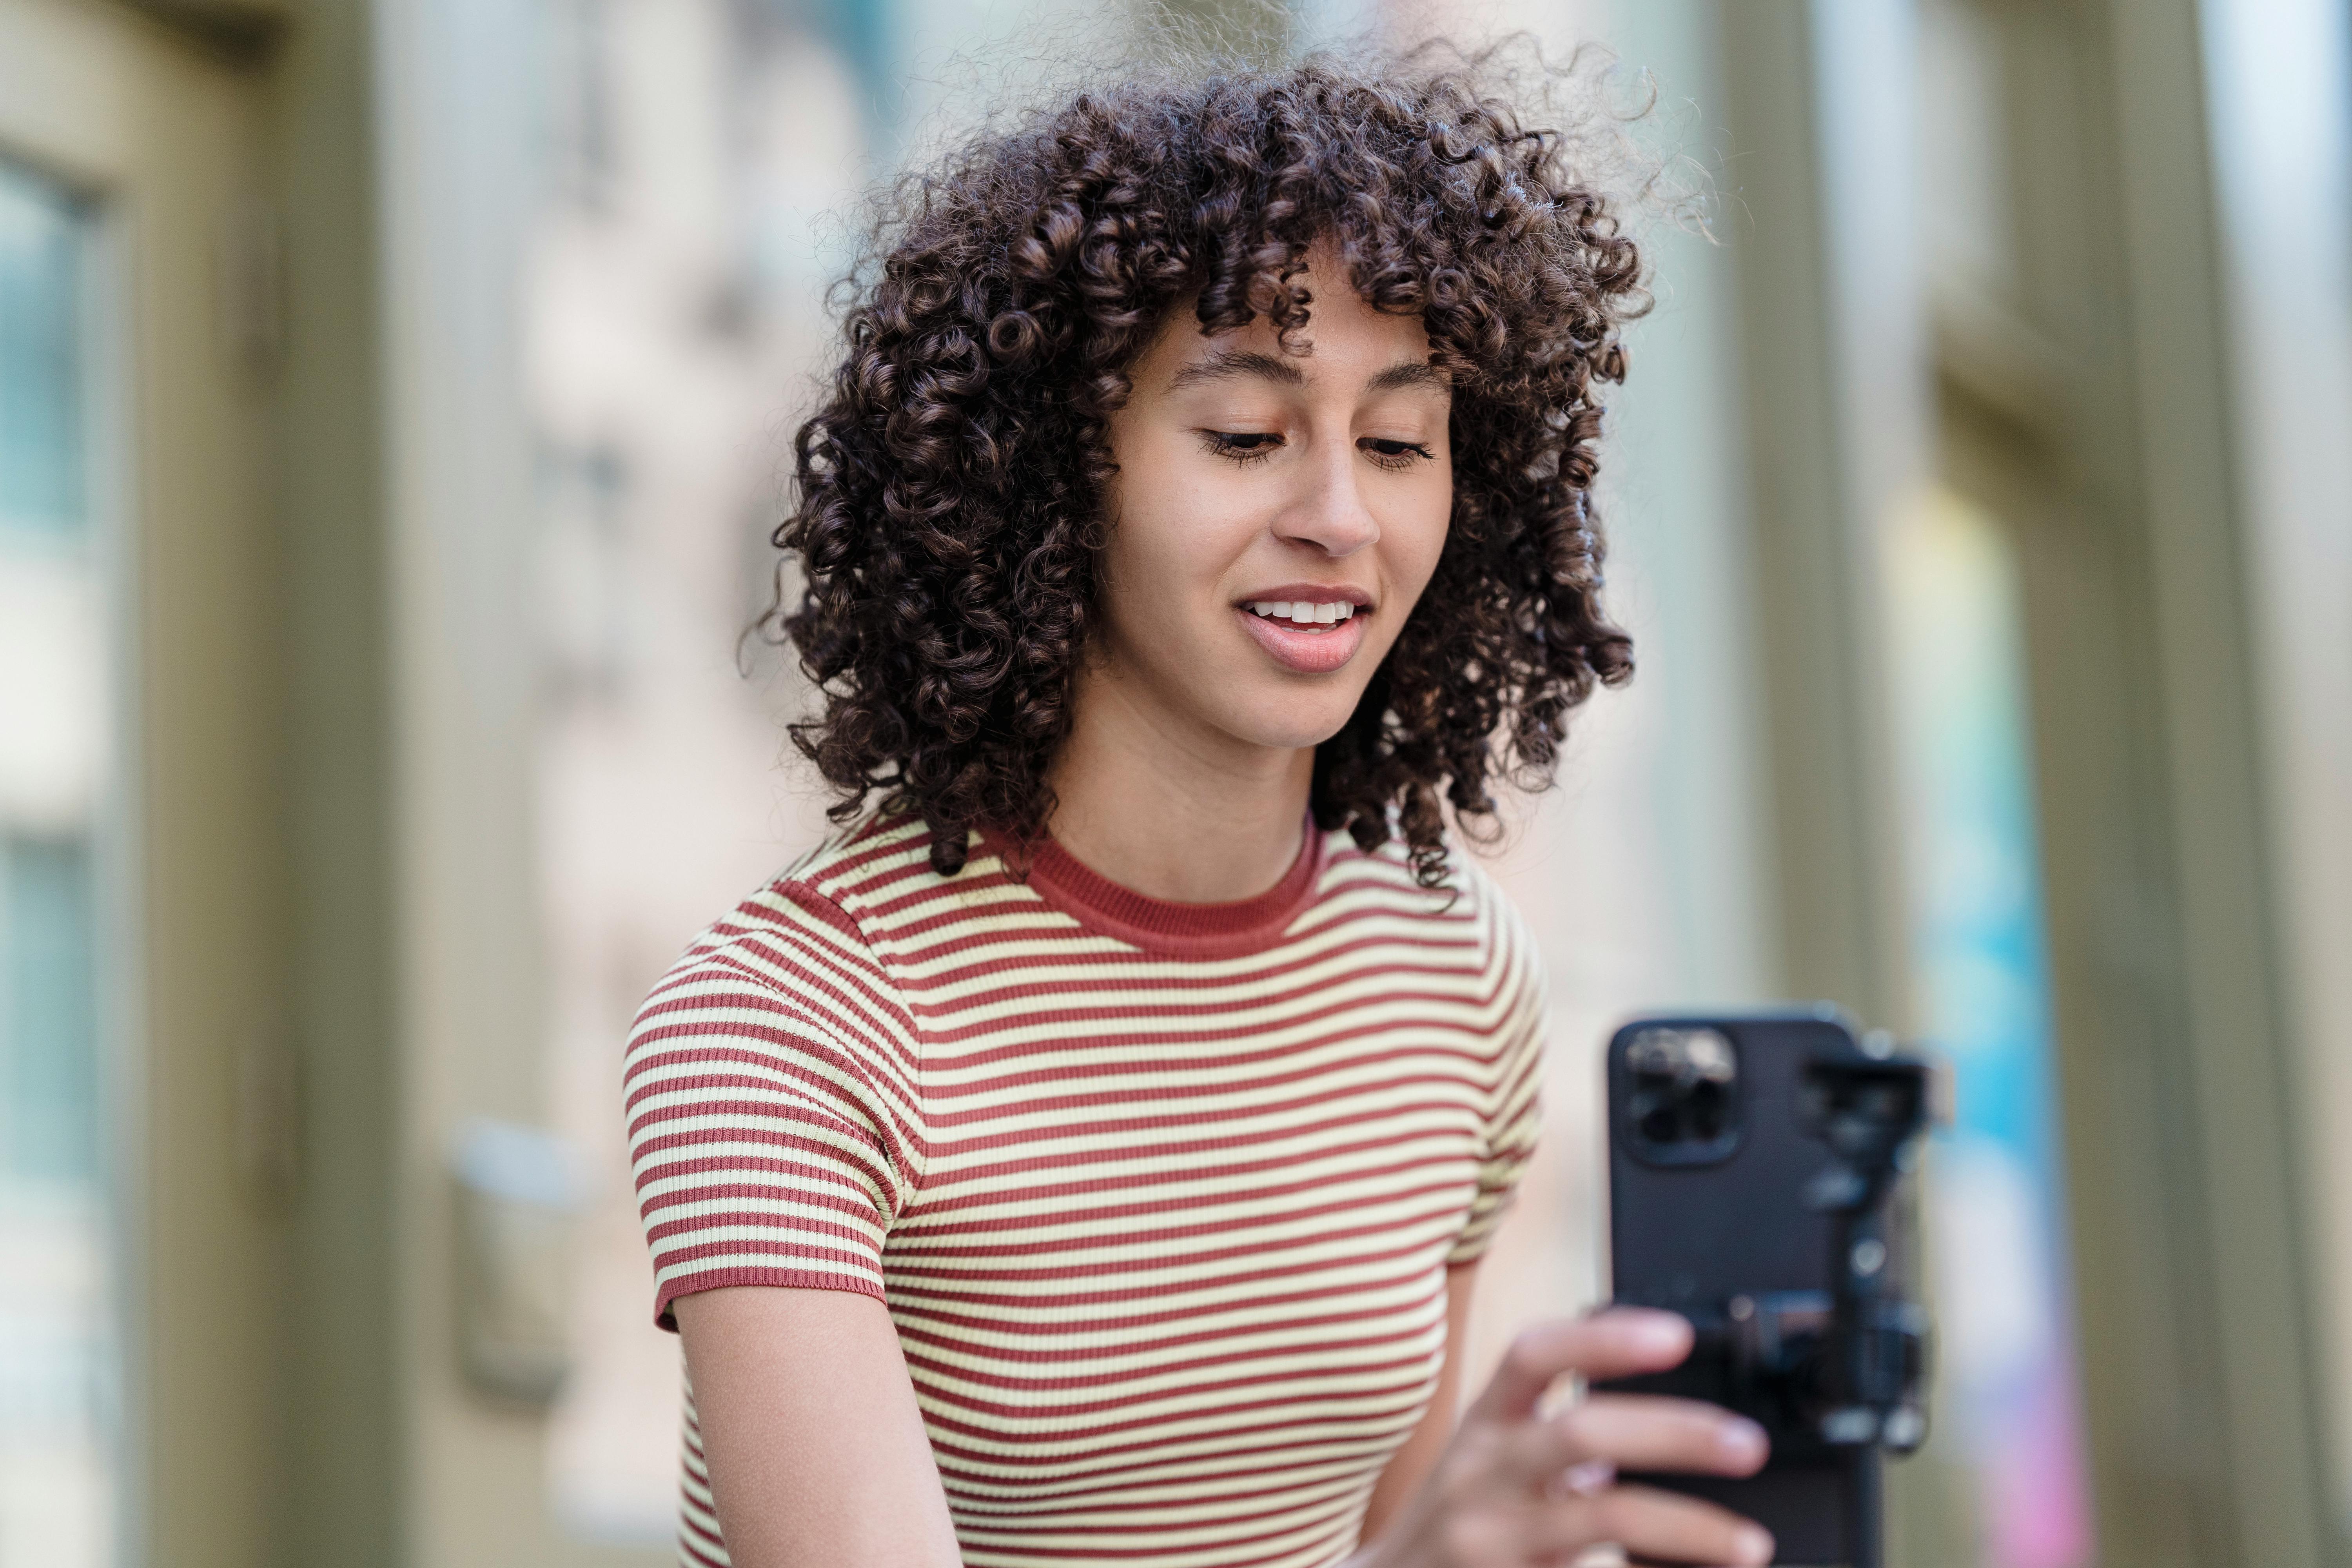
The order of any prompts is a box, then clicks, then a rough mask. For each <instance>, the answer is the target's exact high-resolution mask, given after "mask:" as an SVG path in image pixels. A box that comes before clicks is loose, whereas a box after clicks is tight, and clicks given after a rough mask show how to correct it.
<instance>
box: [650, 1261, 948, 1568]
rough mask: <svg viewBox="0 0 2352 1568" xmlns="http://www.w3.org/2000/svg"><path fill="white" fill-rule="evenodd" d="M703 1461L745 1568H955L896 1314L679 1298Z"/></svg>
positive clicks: (860, 1302)
mask: <svg viewBox="0 0 2352 1568" xmlns="http://www.w3.org/2000/svg"><path fill="white" fill-rule="evenodd" d="M671 1310H673V1311H674V1312H675V1313H676V1314H677V1327H678V1334H679V1336H680V1338H682V1339H683V1340H684V1341H685V1342H686V1362H687V1371H688V1375H689V1376H690V1377H691V1379H692V1380H693V1384H694V1405H695V1413H696V1415H697V1416H698V1419H699V1421H700V1424H701V1428H702V1454H703V1460H704V1462H705V1463H706V1464H707V1465H708V1466H709V1469H710V1489H711V1492H712V1494H713V1496H714V1499H715V1501H716V1504H717V1508H718V1512H719V1526H720V1529H721V1531H722V1532H723V1533H724V1535H725V1536H726V1540H727V1554H728V1556H729V1557H730V1559H732V1560H733V1562H734V1563H735V1568H791V1565H794V1564H799V1563H858V1564H860V1565H861V1568H866V1565H868V1564H870V1565H871V1568H958V1564H959V1563H960V1562H961V1559H960V1558H959V1557H958V1555H957V1552H956V1540H955V1530H954V1527H953V1525H952V1524H951V1523H950V1521H949V1518H948V1504H947V1494H946V1493H945V1492H944V1491H943V1490H941V1489H940V1472H939V1468H938V1466H937V1464H936V1463H935V1462H934V1461H933V1460H932V1458H931V1445H930V1439H929V1436H927V1435H926V1434H925V1432H924V1430H923V1416H922V1412H921V1410H920V1408H919V1406H918V1405H916V1403H915V1388H914V1384H913V1383H912V1382H910V1381H909V1380H908V1375H907V1363H906V1360H905V1358H904V1356H903V1355H901V1353H900V1352H899V1349H898V1331H897V1330H896V1329H895V1328H894V1327H893V1326H892V1324H891V1321H890V1314H889V1312H888V1310H887V1309H885V1308H884V1306H883V1305H882V1302H881V1300H879V1299H878V1298H876V1297H873V1296H864V1295H859V1294H857V1293H856V1292H855V1291H849V1290H799V1289H781V1288H777V1287H772V1286H745V1287H737V1288H734V1289H719V1290H704V1291H698V1292H696V1293H695V1294H693V1295H690V1296H681V1297H679V1298H678V1299H677V1302H676V1303H675V1304H674V1306H673V1307H672V1309H671Z"/></svg>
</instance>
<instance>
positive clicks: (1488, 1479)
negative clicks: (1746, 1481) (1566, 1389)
mask: <svg viewBox="0 0 2352 1568" xmlns="http://www.w3.org/2000/svg"><path fill="white" fill-rule="evenodd" d="M1690 1348H1691V1329H1690V1324H1689V1323H1687V1322H1685V1321H1684V1320H1682V1319H1681V1318H1678V1317H1676V1316H1675V1315H1674V1314H1673V1313H1671V1312H1655V1311H1646V1310H1636V1309H1628V1308H1620V1309H1616V1310H1611V1311H1606V1312H1601V1313H1599V1314H1597V1315H1596V1316H1593V1317H1591V1318H1586V1319H1582V1320H1579V1321H1566V1322H1556V1323H1546V1324H1543V1325H1541V1326H1539V1327H1537V1328H1533V1329H1529V1330H1528V1331H1526V1332H1525V1333H1522V1334H1521V1335H1520V1336H1519V1337H1518V1338H1517V1340H1515V1341H1513V1342H1512V1344H1511V1348H1510V1352H1509V1353H1508V1354H1507V1355H1506V1356H1505V1357H1504V1358H1503V1365H1502V1368H1501V1370H1500V1371H1498V1372H1497V1373H1496V1374H1495V1380H1494V1382H1492V1383H1490V1384H1487V1385H1486V1392H1485V1393H1484V1394H1480V1395H1479V1396H1478V1399H1477V1402H1476V1403H1475V1404H1474V1405H1471V1406H1470V1408H1469V1410H1468V1411H1467V1412H1465V1414H1464V1415H1463V1418H1462V1426H1461V1428H1460V1430H1458V1431H1457V1432H1456V1433H1455V1434H1454V1440H1453V1442H1452V1443H1451V1444H1450V1445H1449V1446H1448V1447H1447V1448H1446V1450H1445V1454H1444V1458H1441V1459H1440V1460H1439V1461H1438V1463H1437V1468H1436V1469H1435V1471H1434V1472H1433V1474H1432V1475H1431V1476H1430V1478H1429V1480H1428V1482H1427V1483H1426V1484H1425V1485H1423V1488H1422V1489H1421V1491H1420V1493H1419V1494H1418V1495H1417V1496H1415V1497H1414V1499H1413V1500H1412V1502H1411V1503H1410V1504H1409V1505H1408V1506H1407V1507H1406V1509H1405V1510H1404V1512H1403V1513H1402V1515H1401V1516H1400V1517H1399V1518H1398V1519H1397V1521H1396V1522H1395V1524H1394V1525H1393V1526H1391V1528H1390V1529H1389V1530H1387V1531H1384V1532H1383V1533H1382V1535H1381V1539H1380V1541H1379V1542H1377V1543H1376V1544H1375V1545H1373V1546H1371V1547H1370V1548H1368V1549H1367V1550H1366V1551H1364V1552H1361V1553H1360V1554H1359V1555H1358V1556H1357V1557H1356V1558H1354V1559H1352V1560H1351V1561H1350V1563H1349V1568H1519V1565H1520V1564H1523V1563H1544V1564H1553V1563H1569V1562H1571V1561H1572V1560H1573V1559H1574V1558H1575V1556H1576V1554H1577V1553H1578V1552H1581V1551H1583V1550H1584V1549H1585V1548H1587V1547H1590V1546H1598V1545H1601V1544H1603V1543H1610V1544H1614V1545H1618V1546H1622V1547H1623V1548H1624V1549H1625V1551H1626V1552H1629V1553H1631V1554H1632V1555H1633V1556H1634V1557H1636V1558H1655V1559H1662V1560H1664V1561H1666V1562H1670V1563H1736V1564H1740V1565H1742V1568H1747V1565H1750V1564H1762V1563H1769V1562H1770V1561H1771V1558H1772V1538H1771V1536H1770V1535H1769V1534H1767V1533H1766V1532H1765V1531H1764V1529H1763V1528H1762V1527H1761V1526H1760V1525H1758V1524H1755V1523H1753V1522H1752V1521H1748V1520H1745V1519H1742V1518H1740V1517H1739V1516H1738V1514H1735V1513H1731V1512H1728V1511H1727V1510H1723V1509H1720V1508H1717V1507H1716V1506H1714V1505H1713V1504H1712V1503H1705V1502H1700V1501H1698V1500H1696V1499H1694V1498H1687V1497H1684V1496H1681V1495H1679V1494H1677V1493H1673V1492H1665V1491H1659V1490H1657V1489H1654V1488H1648V1487H1634V1486H1621V1485H1619V1484H1618V1483H1617V1479H1616V1472H1617V1469H1618V1468H1619V1467H1621V1466H1622V1467H1623V1468H1628V1469H1637V1470H1674V1471H1684V1472H1691V1473H1702V1474H1711V1475H1724V1476H1745V1475H1750V1474H1753V1473H1754V1472H1755V1471H1756V1470H1757V1469H1758V1468H1759V1467H1761V1466H1762V1465H1763V1463H1764V1458H1765V1452H1766V1448H1767V1444H1766V1441H1765V1437H1764V1432H1763V1429H1762V1428H1761V1427H1759V1426H1757V1425H1756V1424H1755V1423H1754V1422H1752V1421H1749V1420H1747V1419H1745V1418H1744V1417H1741V1416H1738V1415H1732V1414H1731V1413H1730V1412H1728V1411H1726V1410H1721V1409H1718V1408H1717V1407H1716V1406H1714V1405H1703V1404H1700V1403H1698V1402H1696V1401H1695V1400H1688V1399H1666V1398H1661V1397H1657V1396H1654V1395H1646V1394H1592V1395H1591V1396H1589V1397H1587V1398H1584V1399H1581V1400H1579V1401H1578V1402H1577V1403H1576V1404H1574V1405H1570V1406H1568V1407H1567V1408H1566V1409H1563V1410H1560V1411H1558V1412H1556V1413H1554V1414H1552V1415H1548V1416H1547V1415H1538V1412H1537V1408H1536V1407H1537V1404H1538V1401H1539V1400H1541V1399H1542V1397H1543V1395H1544V1392H1545V1391H1546V1390H1547V1389H1549V1387H1550V1386H1551V1385H1552V1384H1553V1383H1554V1382H1555V1381H1556V1380H1558V1379H1559V1378H1560V1377H1562V1376H1564V1375H1567V1374H1570V1373H1575V1374H1578V1375H1580V1376H1583V1377H1586V1378H1592V1379H1601V1378H1613V1377H1626V1376H1630V1375H1633V1374H1634V1373H1649V1372H1663V1371H1664V1370H1665V1369H1666V1368H1668V1367H1671V1366H1674V1365H1675V1364H1677V1363H1680V1362H1681V1361H1682V1359H1683V1358H1684V1357H1685V1356H1686V1355H1688V1354H1689V1353H1690Z"/></svg>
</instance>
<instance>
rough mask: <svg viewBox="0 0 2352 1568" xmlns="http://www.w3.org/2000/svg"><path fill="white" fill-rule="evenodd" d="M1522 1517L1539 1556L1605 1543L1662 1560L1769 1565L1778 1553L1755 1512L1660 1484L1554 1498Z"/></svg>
mask: <svg viewBox="0 0 2352 1568" xmlns="http://www.w3.org/2000/svg"><path fill="white" fill-rule="evenodd" d="M1522 1517H1523V1519H1524V1520H1525V1521H1526V1523H1525V1525H1524V1529H1525V1531H1526V1534H1525V1538H1524V1539H1523V1541H1522V1542H1521V1545H1522V1546H1523V1547H1524V1549H1525V1550H1526V1551H1527V1552H1528V1553H1529V1554H1530V1555H1532V1556H1534V1557H1536V1558H1537V1559H1538V1561H1541V1560H1543V1559H1544V1558H1545V1556H1546V1554H1550V1555H1553V1556H1559V1555H1564V1554H1566V1553H1568V1552H1577V1551H1580V1550H1582V1549H1583V1548H1585V1547H1588V1546H1599V1545H1601V1544H1604V1543H1605V1544H1609V1545H1613V1546H1620V1547H1622V1548H1624V1550H1625V1552H1627V1554H1628V1555H1630V1556H1633V1557H1635V1558H1652V1559H1655V1560H1657V1561H1659V1562H1663V1563H1731V1564H1735V1565H1736V1568H1762V1565H1763V1564H1765V1563H1769V1562H1771V1561H1772V1536H1771V1532H1770V1531H1767V1530H1766V1529H1765V1528H1764V1527H1763V1526H1762V1525H1760V1524H1758V1523H1757V1522H1756V1521H1754V1520H1751V1519H1742V1518H1741V1517H1740V1516H1739V1515H1738V1514H1736V1513H1734V1512H1732V1511H1731V1510H1729V1509H1725V1508H1717V1506H1716V1505H1715V1504H1713V1503H1711V1502H1701V1501H1699V1500H1697V1499H1696V1498H1687V1497H1684V1496H1682V1495H1680V1494H1679V1493H1675V1492H1667V1491H1659V1490H1657V1489H1655V1488H1653V1487H1625V1486H1620V1487H1612V1488H1610V1489H1608V1490H1607V1491H1605V1492H1602V1493H1601V1494H1600V1495H1599V1496H1597V1497H1591V1498H1564V1499H1560V1500H1556V1501H1552V1502H1548V1503H1546V1504H1544V1505H1543V1506H1541V1507H1540V1508H1538V1509H1535V1510H1530V1511H1529V1512H1528V1514H1526V1515H1523V1516H1522Z"/></svg>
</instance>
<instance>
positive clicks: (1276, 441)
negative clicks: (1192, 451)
mask: <svg viewBox="0 0 2352 1568" xmlns="http://www.w3.org/2000/svg"><path fill="white" fill-rule="evenodd" d="M1201 440H1202V445H1203V446H1205V447H1208V449H1209V450H1210V451H1211V452H1212V453H1213V454H1214V455H1215V456H1217V457H1220V458H1226V459H1228V460H1230V461H1232V462H1235V463H1240V464H1243V465H1244V466H1247V465H1248V464H1251V463H1263V462H1265V460H1266V459H1267V458H1271V457H1273V456H1274V453H1275V448H1276V447H1279V446H1281V445H1282V437H1279V436H1276V435H1275V434H1273V433H1272V432H1270V431H1263V430H1238V431H1236V430H1203V431H1202V432H1201ZM1362 444H1363V446H1364V447H1366V448H1367V451H1366V454H1365V455H1366V456H1368V457H1370V458H1371V459H1372V461H1373V462H1375V463H1378V464H1379V465H1380V466H1381V468H1411V467H1412V465H1413V464H1415V463H1425V462H1427V461H1429V460H1430V459H1431V458H1433V457H1435V456H1436V455H1437V454H1436V453H1434V452H1433V451H1432V450H1431V449H1430V448H1429V447H1426V446H1424V445H1423V444H1422V443H1421V442H1419V441H1392V440H1389V439H1387V438H1385V437H1377V436H1375V437H1368V438H1367V439H1366V440H1365V441H1364V442H1363V443H1362Z"/></svg>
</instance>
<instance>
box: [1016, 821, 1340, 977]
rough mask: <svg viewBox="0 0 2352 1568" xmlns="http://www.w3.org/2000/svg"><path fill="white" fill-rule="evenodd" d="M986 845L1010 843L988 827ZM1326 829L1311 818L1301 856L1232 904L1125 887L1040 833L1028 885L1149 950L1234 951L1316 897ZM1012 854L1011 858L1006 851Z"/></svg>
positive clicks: (1274, 933)
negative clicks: (1259, 889) (1272, 882)
mask: <svg viewBox="0 0 2352 1568" xmlns="http://www.w3.org/2000/svg"><path fill="white" fill-rule="evenodd" d="M984 837H986V838H987V840H988V846H989V847H990V848H992V849H993V850H995V851H996V852H997V854H998V855H1000V856H1007V851H1008V850H1009V848H1010V847H1009V846H1008V845H1006V844H1004V843H1003V841H1002V840H1000V839H998V838H996V837H995V836H994V835H992V834H989V835H985V836H984ZM1325 837H1326V835H1325V834H1323V833H1322V832H1321V831H1320V830H1319V829H1318V828H1317V827H1316V826H1315V823H1314V819H1313V818H1311V817H1310V818H1308V819H1307V826H1306V835H1305V838H1304V841H1303V842H1302V843H1301V844H1300V845H1299V847H1298V858H1297V859H1295V860H1293V861H1292V862H1291V863H1290V869H1289V870H1287V871H1286V872H1284V873H1283V876H1282V880H1280V881H1278V882H1276V884H1275V885H1274V886H1273V887H1271V888H1268V889H1266V890H1265V892H1263V893H1260V894H1258V895H1257V897H1255V898H1254V899H1242V900H1236V901H1235V902H1233V903H1229V904H1185V903H1178V902H1176V901H1174V900H1170V899H1155V898H1152V897H1151V896H1150V895H1149V894H1147V893H1139V892H1137V891H1135V890H1134V889H1131V888H1123V887H1121V886H1119V884H1118V883H1117V882H1114V881H1112V880H1111V879H1109V878H1108V877H1106V876H1103V875H1102V874H1101V873H1100V872H1098V871H1096V870H1094V869H1093V868H1090V867H1088V866H1087V865H1086V864H1085V863H1084V862H1082V861H1080V860H1079V859H1078V858H1077V857H1076V856H1075V855H1072V854H1071V853H1070V852H1069V851H1068V850H1066V849H1065V848H1063V847H1061V846H1060V845H1059V844H1057V843H1055V841H1054V837H1053V835H1051V834H1050V833H1049V834H1045V835H1042V836H1040V837H1039V838H1038V839H1037V840H1036V842H1035V843H1034V844H1032V845H1031V846H1030V848H1029V886H1030V887H1031V888H1032V889H1034V890H1035V891H1036V893H1037V896H1038V897H1039V898H1041V899H1044V900H1045V901H1046V902H1047V903H1049V904H1051V905H1053V906H1054V907H1055V909H1057V910H1061V911H1062V912H1063V913H1064V914H1066V915H1068V916H1069V917H1070V918H1071V919H1073V920H1075V921H1077V922H1078V923H1079V924H1081V925H1084V926H1086V927H1087V928H1088V929H1090V930H1093V931H1100V932H1101V933H1102V934H1104V935H1105V936H1110V937H1116V938H1118V940H1119V941H1121V942H1132V943H1133V944H1134V945H1136V946H1137V947H1140V948H1145V949H1148V950H1150V951H1151V952H1164V953H1169V954H1171V955H1173V956H1177V957H1182V958H1234V957H1239V956H1241V955H1243V954H1244V953H1250V952H1258V951H1260V950H1262V949H1265V948H1267V947H1271V946H1273V945H1274V944H1275V943H1276V942H1279V941H1280V940H1281V938H1282V934H1283V932H1284V931H1287V930H1289V928H1290V922H1291V921H1292V920H1293V919H1295V918H1296V917H1297V914H1298V911H1299V910H1302V909H1304V908H1306V906H1307V902H1308V900H1311V899H1313V898H1314V896H1315V887H1316V883H1317V882H1318V880H1319V879H1320V878H1321V876H1322V871H1323V846H1324V839H1325ZM1008 858H1009V857H1008Z"/></svg>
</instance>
